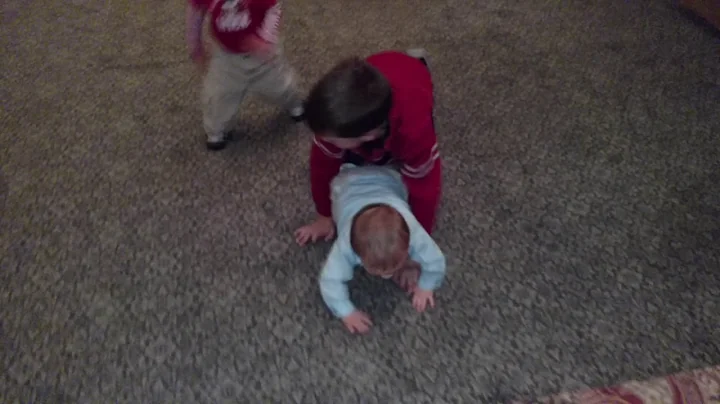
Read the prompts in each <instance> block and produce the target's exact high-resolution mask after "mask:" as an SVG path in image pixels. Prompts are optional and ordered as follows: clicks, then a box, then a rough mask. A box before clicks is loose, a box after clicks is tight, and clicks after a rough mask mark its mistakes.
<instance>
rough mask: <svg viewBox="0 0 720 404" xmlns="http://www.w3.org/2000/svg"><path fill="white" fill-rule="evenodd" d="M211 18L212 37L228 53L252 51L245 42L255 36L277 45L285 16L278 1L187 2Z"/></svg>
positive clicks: (208, 0)
mask: <svg viewBox="0 0 720 404" xmlns="http://www.w3.org/2000/svg"><path fill="white" fill-rule="evenodd" d="M188 1H190V3H191V4H192V5H193V6H195V7H196V8H198V9H200V10H204V11H206V12H207V13H208V14H209V15H210V24H211V31H212V34H213V35H214V36H215V39H217V41H218V42H219V43H220V44H221V45H222V46H223V47H224V48H225V49H226V50H227V51H228V52H233V53H246V52H248V51H249V49H247V47H246V45H245V43H246V42H245V39H247V38H248V37H249V36H252V35H256V36H258V37H260V38H262V39H263V40H265V41H267V42H270V43H276V42H277V39H278V29H279V27H280V17H281V14H282V11H281V8H280V2H279V1H278V0H188Z"/></svg>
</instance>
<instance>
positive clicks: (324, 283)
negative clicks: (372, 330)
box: [319, 241, 356, 318]
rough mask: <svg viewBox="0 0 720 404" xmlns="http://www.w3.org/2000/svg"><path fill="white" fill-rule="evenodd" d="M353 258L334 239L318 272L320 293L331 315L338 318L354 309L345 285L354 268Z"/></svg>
mask: <svg viewBox="0 0 720 404" xmlns="http://www.w3.org/2000/svg"><path fill="white" fill-rule="evenodd" d="M353 258H354V256H353V255H351V254H348V253H343V251H342V248H341V245H340V243H339V242H337V241H336V242H335V244H333V246H332V248H331V249H330V254H329V255H328V257H327V260H326V261H325V265H324V266H323V269H322V272H321V273H320V282H319V283H320V294H321V295H322V298H323V300H324V301H325V304H326V305H327V306H328V308H329V309H330V311H331V312H332V313H333V315H335V316H336V317H339V318H344V317H346V316H347V315H349V314H350V313H352V312H353V311H355V305H353V304H352V302H351V301H350V293H349V292H348V287H347V282H349V281H350V280H351V279H352V278H353V272H354V270H355V265H356V263H355V262H354V261H355V260H354V259H353Z"/></svg>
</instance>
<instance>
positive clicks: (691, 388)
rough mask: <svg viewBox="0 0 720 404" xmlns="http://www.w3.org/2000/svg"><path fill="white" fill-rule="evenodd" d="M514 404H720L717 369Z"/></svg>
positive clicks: (718, 373)
mask: <svg viewBox="0 0 720 404" xmlns="http://www.w3.org/2000/svg"><path fill="white" fill-rule="evenodd" d="M516 403H517V404H522V403H528V404H529V403H538V404H570V403H573V404H574V403H578V404H720V366H716V367H709V368H705V369H698V370H692V371H689V372H684V373H678V374H674V375H671V376H666V377H658V378H655V379H651V380H646V381H630V382H627V383H623V384H619V385H617V386H613V387H607V388H598V389H589V390H584V391H578V392H573V393H562V394H558V395H555V396H550V397H545V398H541V399H537V400H529V401H517V402H516Z"/></svg>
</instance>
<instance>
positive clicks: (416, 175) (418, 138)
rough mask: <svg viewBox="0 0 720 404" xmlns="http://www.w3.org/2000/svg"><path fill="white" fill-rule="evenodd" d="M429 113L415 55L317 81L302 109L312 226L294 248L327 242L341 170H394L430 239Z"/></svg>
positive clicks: (425, 77) (433, 149) (341, 69)
mask: <svg viewBox="0 0 720 404" xmlns="http://www.w3.org/2000/svg"><path fill="white" fill-rule="evenodd" d="M433 106H434V97H433V83H432V78H431V76H430V70H429V69H428V64H427V58H426V54H425V52H424V50H422V49H415V50H410V51H407V52H396V51H385V52H381V53H377V54H374V55H372V56H369V57H368V58H366V59H360V58H351V59H347V60H344V61H342V62H340V63H339V64H337V65H336V66H335V67H334V68H333V69H332V70H330V72H328V73H327V74H326V75H325V76H324V77H323V78H321V79H320V81H319V82H318V83H317V84H316V85H315V86H314V88H313V89H312V90H311V92H310V94H309V96H308V98H307V99H306V100H305V104H304V107H305V111H304V112H305V121H306V123H307V125H308V127H309V128H310V130H311V131H312V132H313V133H314V138H313V145H312V149H311V151H310V181H311V191H312V196H313V200H314V202H315V207H316V210H317V218H316V219H315V220H314V221H313V222H311V223H310V224H308V225H306V226H303V227H301V228H300V229H298V230H297V231H296V232H295V237H296V241H297V242H298V243H299V244H301V245H304V244H306V243H308V242H311V241H316V240H318V239H326V240H330V239H332V238H333V237H334V232H335V226H334V223H333V220H332V217H331V201H330V194H331V192H330V182H331V181H332V179H333V178H334V177H335V176H336V175H337V173H338V171H339V170H340V166H341V165H342V164H343V163H352V164H355V165H365V164H373V165H387V164H391V165H394V166H397V167H398V169H399V170H400V173H401V174H402V178H403V181H404V183H405V185H406V186H407V188H408V192H409V204H410V208H411V210H412V213H413V214H414V215H415V217H416V218H417V220H418V221H419V222H420V224H421V225H422V226H423V228H425V230H426V231H427V232H428V233H431V232H432V229H433V226H434V224H435V215H436V211H437V208H438V205H439V201H440V195H441V185H442V173H441V171H442V167H441V161H440V154H439V150H438V145H437V137H436V134H435V125H434V121H433Z"/></svg>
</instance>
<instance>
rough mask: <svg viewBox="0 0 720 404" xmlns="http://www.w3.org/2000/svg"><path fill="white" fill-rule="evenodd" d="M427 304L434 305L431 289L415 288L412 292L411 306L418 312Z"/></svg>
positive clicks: (423, 309)
mask: <svg viewBox="0 0 720 404" xmlns="http://www.w3.org/2000/svg"><path fill="white" fill-rule="evenodd" d="M428 306H430V307H435V298H434V297H433V291H432V290H423V289H420V288H415V292H414V293H413V307H414V308H415V310H417V311H418V313H422V312H423V311H425V309H426V308H427V307H428Z"/></svg>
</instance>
